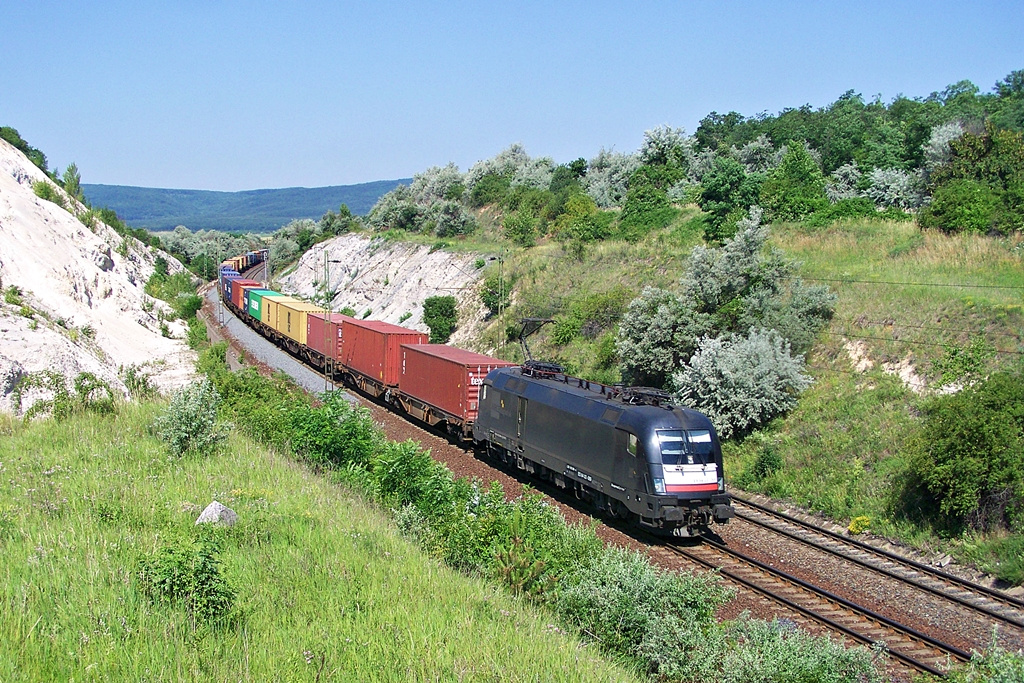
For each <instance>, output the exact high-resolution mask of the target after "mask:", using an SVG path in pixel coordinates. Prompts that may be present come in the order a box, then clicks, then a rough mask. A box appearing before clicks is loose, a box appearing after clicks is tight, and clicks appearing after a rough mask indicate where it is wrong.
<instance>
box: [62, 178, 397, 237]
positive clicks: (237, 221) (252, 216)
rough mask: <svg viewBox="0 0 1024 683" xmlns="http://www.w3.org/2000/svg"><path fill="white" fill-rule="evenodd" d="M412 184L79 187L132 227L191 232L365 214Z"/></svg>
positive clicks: (247, 229) (271, 227)
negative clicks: (343, 207) (222, 188)
mask: <svg viewBox="0 0 1024 683" xmlns="http://www.w3.org/2000/svg"><path fill="white" fill-rule="evenodd" d="M410 182H411V179H409V178H404V179H399V180H377V181H375V182H372V183H360V184H358V185H334V186H331V187H311V188H310V187H288V188H282V189H276V190H246V191H244V192H215V191H212V190H170V189H162V188H155V187H131V186H128V185H90V184H83V185H82V190H83V191H84V192H85V196H86V197H87V198H88V199H89V202H90V203H91V204H92V205H93V206H96V207H105V208H109V209H113V210H114V211H116V212H117V215H118V216H119V217H120V218H121V219H122V220H123V221H125V222H126V223H128V224H129V225H131V226H132V227H133V228H146V229H147V230H154V231H159V230H172V229H174V227H176V226H178V225H184V226H186V227H187V228H189V229H191V230H200V229H202V230H223V231H225V232H270V231H273V230H276V229H277V228H280V227H281V226H282V225H286V224H287V223H289V222H290V221H292V220H294V219H296V218H312V219H317V218H320V217H321V216H323V215H324V213H326V212H327V211H328V210H332V211H337V210H338V209H339V208H340V207H341V205H342V204H347V205H348V208H349V209H350V210H351V211H352V213H354V214H356V215H363V214H365V213H367V212H368V211H369V210H370V209H371V208H373V205H374V204H375V203H377V200H378V199H379V198H380V196H381V195H383V194H385V193H387V192H390V191H391V190H393V189H394V188H395V186H397V185H398V184H399V183H404V184H409V183H410Z"/></svg>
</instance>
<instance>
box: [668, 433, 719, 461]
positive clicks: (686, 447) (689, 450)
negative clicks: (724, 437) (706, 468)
mask: <svg viewBox="0 0 1024 683" xmlns="http://www.w3.org/2000/svg"><path fill="white" fill-rule="evenodd" d="M658 442H659V444H660V445H661V461H662V463H664V464H666V465H706V464H708V463H710V462H711V461H712V460H713V459H714V446H713V444H712V443H711V432H710V431H708V430H707V429H692V430H681V429H659V430H658Z"/></svg>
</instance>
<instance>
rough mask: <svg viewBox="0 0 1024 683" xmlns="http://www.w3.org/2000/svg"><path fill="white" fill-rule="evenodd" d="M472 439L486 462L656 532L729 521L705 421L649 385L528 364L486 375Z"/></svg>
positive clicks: (687, 531)
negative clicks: (608, 381)
mask: <svg viewBox="0 0 1024 683" xmlns="http://www.w3.org/2000/svg"><path fill="white" fill-rule="evenodd" d="M473 436H474V439H475V440H476V441H477V442H478V443H480V444H481V446H482V447H484V448H486V450H487V452H488V454H489V455H490V456H491V457H494V458H497V459H499V460H501V461H503V462H506V463H508V464H510V465H513V466H515V467H518V468H520V469H522V470H525V471H526V472H529V473H531V474H534V475H536V476H538V477H541V478H544V479H547V480H549V481H551V482H552V483H554V484H555V485H556V486H558V487H560V488H565V489H567V490H571V491H573V492H574V493H575V494H576V496H577V497H579V498H582V499H585V500H589V501H590V502H591V503H593V504H594V505H595V506H596V507H597V508H598V509H600V510H602V511H603V512H604V513H606V514H608V515H610V516H613V517H623V518H632V519H633V520H634V521H636V522H639V524H640V525H641V526H642V527H644V528H647V529H648V530H650V531H653V532H655V533H659V534H664V535H672V536H699V535H701V533H702V532H703V531H704V530H706V529H707V528H708V526H709V525H710V524H711V522H712V521H714V522H716V523H719V524H723V523H725V522H727V521H728V520H729V519H730V518H731V517H732V516H733V509H732V505H731V503H730V499H729V495H728V494H727V493H726V492H725V481H724V478H723V472H722V449H721V446H720V444H719V441H718V435H717V434H716V432H715V428H714V427H713V426H712V424H711V421H710V420H708V418H707V417H705V416H704V415H703V414H701V413H698V412H696V411H694V410H689V409H686V408H680V407H678V406H676V405H673V403H672V400H671V397H670V396H669V395H668V394H666V393H664V392H661V391H658V390H655V389H643V388H631V389H623V388H617V387H608V386H604V385H599V384H596V383H590V382H587V381H585V380H578V379H575V378H571V377H568V376H567V375H565V374H564V373H563V372H562V371H561V368H559V367H558V366H555V365H550V364H544V363H537V362H534V361H529V362H527V363H526V365H524V366H521V367H510V368H500V369H497V370H494V371H492V372H490V373H489V374H488V375H487V377H486V379H485V380H484V383H483V386H482V387H481V391H480V404H479V412H478V414H477V419H476V423H475V425H474V428H473Z"/></svg>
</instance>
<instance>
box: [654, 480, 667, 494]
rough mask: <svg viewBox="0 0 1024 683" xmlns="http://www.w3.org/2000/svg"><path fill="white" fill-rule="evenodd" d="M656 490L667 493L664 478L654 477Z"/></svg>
mask: <svg viewBox="0 0 1024 683" xmlns="http://www.w3.org/2000/svg"><path fill="white" fill-rule="evenodd" d="M654 492H655V493H665V480H664V479H658V478H655V479H654Z"/></svg>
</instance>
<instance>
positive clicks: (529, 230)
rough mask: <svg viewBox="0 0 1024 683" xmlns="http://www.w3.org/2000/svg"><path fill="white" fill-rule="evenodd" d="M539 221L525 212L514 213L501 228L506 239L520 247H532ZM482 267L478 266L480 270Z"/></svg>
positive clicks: (535, 240)
mask: <svg viewBox="0 0 1024 683" xmlns="http://www.w3.org/2000/svg"><path fill="white" fill-rule="evenodd" d="M539 222H540V221H539V220H538V219H536V218H534V217H533V216H531V215H529V214H528V213H526V212H521V211H516V212H515V213H512V214H510V215H508V216H506V217H505V220H504V222H503V223H502V227H503V228H504V230H505V237H507V238H508V239H509V240H510V241H511V242H513V243H514V244H518V245H519V246H521V247H532V246H534V245H535V244H536V243H537V225H538V224H539ZM482 267H483V266H482V265H481V266H478V268H482Z"/></svg>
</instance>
